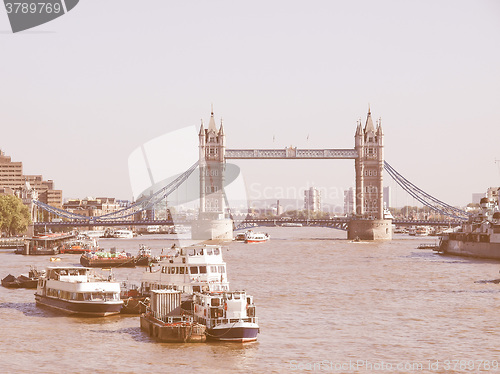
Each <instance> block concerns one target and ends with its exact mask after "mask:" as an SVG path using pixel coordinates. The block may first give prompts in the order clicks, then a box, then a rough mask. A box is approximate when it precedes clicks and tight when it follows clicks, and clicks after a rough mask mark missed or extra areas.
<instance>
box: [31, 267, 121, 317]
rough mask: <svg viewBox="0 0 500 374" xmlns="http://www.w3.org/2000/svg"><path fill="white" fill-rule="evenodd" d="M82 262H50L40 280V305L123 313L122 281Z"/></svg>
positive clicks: (89, 313)
mask: <svg viewBox="0 0 500 374" xmlns="http://www.w3.org/2000/svg"><path fill="white" fill-rule="evenodd" d="M110 278H111V276H110V277H109V278H105V277H103V276H100V275H98V274H97V273H94V271H93V270H92V269H89V268H82V267H79V266H49V267H48V268H47V270H46V273H45V275H44V276H42V277H40V278H39V280H38V286H37V290H36V293H35V300H36V304H37V305H43V306H47V307H50V308H54V309H57V310H60V311H63V312H65V313H69V314H77V315H84V316H92V317H102V316H108V315H112V314H118V313H120V310H121V307H122V305H123V301H122V300H120V283H119V282H115V281H112V280H111V279H110Z"/></svg>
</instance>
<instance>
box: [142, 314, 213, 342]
mask: <svg viewBox="0 0 500 374" xmlns="http://www.w3.org/2000/svg"><path fill="white" fill-rule="evenodd" d="M141 330H143V331H146V332H147V333H148V334H149V336H151V337H152V338H154V339H156V340H158V341H160V342H163V343H202V342H204V341H205V340H206V335H205V330H206V327H205V326H204V325H201V324H199V323H189V322H185V323H171V324H168V323H163V322H162V321H159V320H157V319H155V318H152V317H149V316H148V315H146V314H143V315H141Z"/></svg>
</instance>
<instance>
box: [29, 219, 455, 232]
mask: <svg viewBox="0 0 500 374" xmlns="http://www.w3.org/2000/svg"><path fill="white" fill-rule="evenodd" d="M350 220H351V218H349V217H334V218H325V219H307V218H301V219H297V218H296V219H291V220H284V219H273V218H268V219H264V218H247V219H245V220H243V221H242V222H241V223H239V224H238V225H237V226H236V229H244V228H250V227H255V226H282V225H283V224H284V225H285V226H286V224H288V223H292V224H301V225H302V226H321V227H331V228H335V229H339V230H347V228H348V226H349V221H350ZM192 222H194V221H192V220H175V222H174V221H173V220H168V219H163V220H142V221H131V220H114V221H110V220H107V221H100V220H89V221H87V220H74V221H63V222H36V223H35V224H34V225H35V228H44V227H51V228H52V227H95V226H110V227H116V226H174V225H186V226H190V225H191V224H192ZM462 222H463V221H461V220H446V221H433V220H410V219H394V220H393V221H392V223H393V224H394V225H397V226H451V227H455V226H459V225H460V224H461V223H462Z"/></svg>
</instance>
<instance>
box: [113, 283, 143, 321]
mask: <svg viewBox="0 0 500 374" xmlns="http://www.w3.org/2000/svg"><path fill="white" fill-rule="evenodd" d="M120 298H121V299H122V300H123V306H122V309H121V311H120V313H122V314H141V313H146V308H147V306H148V305H149V302H150V293H149V292H147V293H142V292H141V290H140V288H139V287H138V286H137V285H135V284H129V283H128V282H127V281H124V282H122V283H121V293H120Z"/></svg>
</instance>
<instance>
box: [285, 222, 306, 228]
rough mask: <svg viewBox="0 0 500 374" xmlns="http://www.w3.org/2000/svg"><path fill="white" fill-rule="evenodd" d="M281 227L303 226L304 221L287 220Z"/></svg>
mask: <svg viewBox="0 0 500 374" xmlns="http://www.w3.org/2000/svg"><path fill="white" fill-rule="evenodd" d="M281 227H302V223H296V222H285V223H282V224H281Z"/></svg>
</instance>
